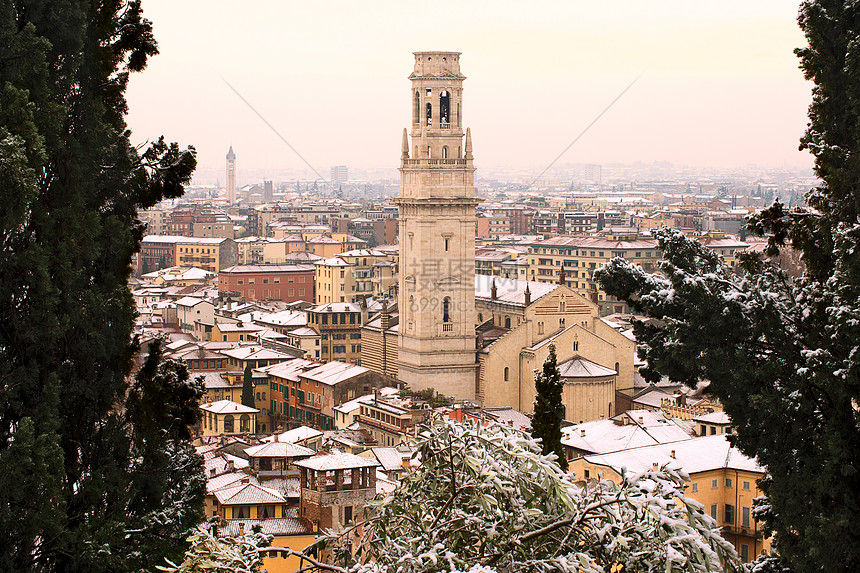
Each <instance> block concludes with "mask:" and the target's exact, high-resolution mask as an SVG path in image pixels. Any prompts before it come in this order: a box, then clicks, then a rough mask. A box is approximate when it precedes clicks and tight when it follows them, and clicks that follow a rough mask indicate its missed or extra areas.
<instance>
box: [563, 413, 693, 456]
mask: <svg viewBox="0 0 860 573" xmlns="http://www.w3.org/2000/svg"><path fill="white" fill-rule="evenodd" d="M618 418H620V419H618ZM618 418H616V419H611V420H594V421H591V422H585V423H582V424H575V425H573V426H568V427H566V428H562V440H561V443H562V444H564V445H565V446H568V447H571V448H575V449H577V450H580V451H585V452H594V453H608V452H616V451H620V450H626V449H629V448H637V447H642V446H650V445H654V444H661V443H671V442H679V441H683V440H689V439H692V437H693V436H692V435H691V434H690V433H689V432H687V431H686V430H685V429H684V428H683V427H681V426H680V425H679V424H678V423H677V421H676V420H675V419H672V420H669V419H666V418H665V416H663V413H662V412H660V411H656V412H651V411H646V410H636V411H632V412H626V413H625V414H623V415H622V416H619V417H618ZM624 418H627V422H626V423H625V421H624ZM640 419H641V420H642V421H641V422H639V420H640Z"/></svg>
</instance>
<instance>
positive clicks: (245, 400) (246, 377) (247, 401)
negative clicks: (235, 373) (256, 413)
mask: <svg viewBox="0 0 860 573" xmlns="http://www.w3.org/2000/svg"><path fill="white" fill-rule="evenodd" d="M242 405H243V406H248V407H249V408H254V407H255V402H254V380H253V378H252V377H251V365H250V364H246V365H245V372H244V374H243V375H242Z"/></svg>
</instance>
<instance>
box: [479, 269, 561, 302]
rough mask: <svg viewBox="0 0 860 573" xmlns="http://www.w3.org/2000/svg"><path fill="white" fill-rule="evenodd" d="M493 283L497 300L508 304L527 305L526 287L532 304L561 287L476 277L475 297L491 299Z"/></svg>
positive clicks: (481, 276) (498, 278)
mask: <svg viewBox="0 0 860 573" xmlns="http://www.w3.org/2000/svg"><path fill="white" fill-rule="evenodd" d="M493 282H495V284H496V299H495V300H497V301H499V302H505V303H508V304H518V305H525V303H526V294H525V293H526V286H528V289H529V293H530V294H531V302H535V301H537V300H539V299H541V298H543V297H544V296H546V295H548V294H549V293H551V292H553V291H554V290H556V289H557V288H558V287H559V286H560V285H557V284H552V283H539V282H533V281H521V280H517V279H508V278H503V277H494V276H489V275H475V297H476V298H484V299H491V298H492V294H493V293H492V288H493Z"/></svg>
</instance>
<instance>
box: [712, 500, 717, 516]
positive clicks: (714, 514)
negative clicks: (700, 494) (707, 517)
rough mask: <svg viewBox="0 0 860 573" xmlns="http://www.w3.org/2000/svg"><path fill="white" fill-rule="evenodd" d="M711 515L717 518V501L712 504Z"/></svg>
mask: <svg viewBox="0 0 860 573" xmlns="http://www.w3.org/2000/svg"><path fill="white" fill-rule="evenodd" d="M711 517H712V518H714V519H717V504H716V503H712V504H711Z"/></svg>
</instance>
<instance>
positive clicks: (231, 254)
mask: <svg viewBox="0 0 860 573" xmlns="http://www.w3.org/2000/svg"><path fill="white" fill-rule="evenodd" d="M238 260H239V250H238V248H237V247H236V242H235V241H234V240H233V239H226V238H208V239H207V238H201V237H179V238H177V240H176V264H177V266H180V267H197V268H200V269H203V270H207V271H209V272H212V273H217V272H218V271H219V270H221V269H224V268H227V267H232V266H235V265H236V264H238Z"/></svg>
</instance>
